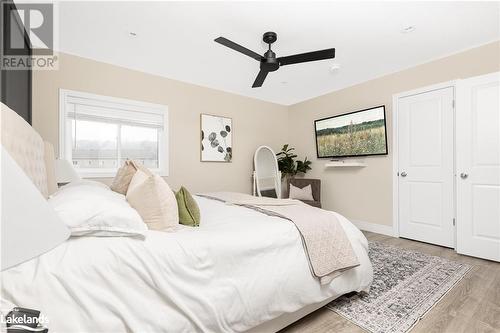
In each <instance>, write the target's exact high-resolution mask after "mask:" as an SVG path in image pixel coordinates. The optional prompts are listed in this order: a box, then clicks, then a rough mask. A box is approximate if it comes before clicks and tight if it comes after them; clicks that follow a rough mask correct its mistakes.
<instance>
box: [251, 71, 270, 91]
mask: <svg viewBox="0 0 500 333" xmlns="http://www.w3.org/2000/svg"><path fill="white" fill-rule="evenodd" d="M267 73H269V72H268V71H263V70H262V69H261V70H260V72H259V74H257V77H256V78H255V81H254V82H253V84H252V88H258V87H262V84H263V83H264V80H265V79H266V76H267Z"/></svg>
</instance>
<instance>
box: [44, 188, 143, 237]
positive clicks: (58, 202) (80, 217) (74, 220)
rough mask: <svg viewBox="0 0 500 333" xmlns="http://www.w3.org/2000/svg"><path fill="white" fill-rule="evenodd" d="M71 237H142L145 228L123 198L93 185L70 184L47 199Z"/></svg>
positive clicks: (107, 189)
mask: <svg viewBox="0 0 500 333" xmlns="http://www.w3.org/2000/svg"><path fill="white" fill-rule="evenodd" d="M49 203H50V205H51V206H52V207H53V208H54V210H55V211H56V212H57V213H58V215H59V217H60V218H61V220H63V222H64V223H65V224H66V225H67V226H68V227H69V229H70V230H71V235H72V236H142V237H144V235H145V232H146V230H147V227H146V225H145V224H144V222H143V221H142V219H141V217H140V216H139V214H138V213H137V211H136V210H135V209H133V208H132V207H130V205H129V204H128V202H127V200H126V199H125V196H124V195H122V194H119V193H116V192H113V191H111V190H110V189H109V188H108V187H107V186H102V185H98V184H97V183H96V182H88V181H86V182H78V183H71V185H70V186H64V187H63V188H61V189H60V190H59V191H58V192H56V194H54V195H53V196H52V197H51V198H50V199H49Z"/></svg>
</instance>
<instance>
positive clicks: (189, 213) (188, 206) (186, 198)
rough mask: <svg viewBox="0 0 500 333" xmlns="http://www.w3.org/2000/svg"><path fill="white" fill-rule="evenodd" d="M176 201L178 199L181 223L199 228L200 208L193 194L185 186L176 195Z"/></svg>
mask: <svg viewBox="0 0 500 333" xmlns="http://www.w3.org/2000/svg"><path fill="white" fill-rule="evenodd" d="M175 199H177V207H178V208H179V222H180V223H181V224H184V225H189V226H192V227H198V226H199V225H200V208H199V207H198V204H197V203H196V201H195V200H194V199H193V196H192V195H191V193H189V191H188V190H187V189H186V188H185V187H184V186H181V188H180V190H179V191H178V192H177V193H176V194H175Z"/></svg>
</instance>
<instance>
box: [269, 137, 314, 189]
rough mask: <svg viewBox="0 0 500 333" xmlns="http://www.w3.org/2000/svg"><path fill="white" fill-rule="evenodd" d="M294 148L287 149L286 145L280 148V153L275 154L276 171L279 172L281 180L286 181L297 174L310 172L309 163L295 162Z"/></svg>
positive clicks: (306, 161) (305, 160) (305, 161)
mask: <svg viewBox="0 0 500 333" xmlns="http://www.w3.org/2000/svg"><path fill="white" fill-rule="evenodd" d="M294 150H295V148H289V145H288V144H286V145H284V146H283V148H281V151H280V152H279V153H277V154H276V158H277V159H278V169H279V170H280V171H281V179H282V180H284V181H286V180H288V179H289V178H293V177H295V176H296V175H297V174H298V173H306V172H307V171H308V170H311V166H310V165H311V161H308V160H307V157H306V158H305V159H304V161H300V160H299V161H295V159H296V158H297V155H296V154H295V153H294V152H293V151H294Z"/></svg>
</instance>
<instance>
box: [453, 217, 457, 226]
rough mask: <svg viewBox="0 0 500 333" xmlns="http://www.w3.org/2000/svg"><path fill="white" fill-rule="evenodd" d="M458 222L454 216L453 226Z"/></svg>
mask: <svg viewBox="0 0 500 333" xmlns="http://www.w3.org/2000/svg"><path fill="white" fill-rule="evenodd" d="M456 223H457V222H456V221H455V218H453V226H455V225H456Z"/></svg>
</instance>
